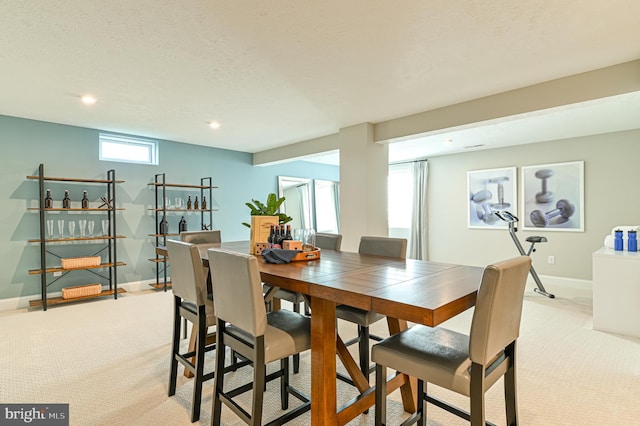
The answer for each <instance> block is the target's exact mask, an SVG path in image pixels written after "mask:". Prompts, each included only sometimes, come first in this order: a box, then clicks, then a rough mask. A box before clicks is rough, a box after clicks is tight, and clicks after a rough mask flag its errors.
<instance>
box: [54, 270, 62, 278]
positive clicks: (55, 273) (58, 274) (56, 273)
mask: <svg viewBox="0 0 640 426" xmlns="http://www.w3.org/2000/svg"><path fill="white" fill-rule="evenodd" d="M53 276H54V277H61V276H62V272H61V271H57V272H54V273H53Z"/></svg>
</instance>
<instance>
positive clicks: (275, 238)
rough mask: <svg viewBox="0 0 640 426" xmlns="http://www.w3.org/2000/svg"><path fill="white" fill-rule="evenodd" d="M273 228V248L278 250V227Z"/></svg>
mask: <svg viewBox="0 0 640 426" xmlns="http://www.w3.org/2000/svg"><path fill="white" fill-rule="evenodd" d="M273 227H274V229H275V233H274V234H273V248H280V243H281V242H282V237H281V236H280V227H279V226H277V225H274V226H273Z"/></svg>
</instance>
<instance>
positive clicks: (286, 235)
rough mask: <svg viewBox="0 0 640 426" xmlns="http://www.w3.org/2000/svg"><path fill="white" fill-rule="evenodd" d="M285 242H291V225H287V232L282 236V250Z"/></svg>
mask: <svg viewBox="0 0 640 426" xmlns="http://www.w3.org/2000/svg"><path fill="white" fill-rule="evenodd" d="M283 226H284V225H283ZM287 240H293V237H292V236H291V225H287V232H286V233H285V234H284V237H283V238H282V246H283V247H282V248H284V242H285V241H287Z"/></svg>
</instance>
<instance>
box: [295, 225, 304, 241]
mask: <svg viewBox="0 0 640 426" xmlns="http://www.w3.org/2000/svg"><path fill="white" fill-rule="evenodd" d="M293 239H294V240H296V241H301V242H302V243H303V244H304V229H300V228H296V229H294V230H293Z"/></svg>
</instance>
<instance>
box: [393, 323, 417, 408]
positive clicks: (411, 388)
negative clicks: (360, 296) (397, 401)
mask: <svg viewBox="0 0 640 426" xmlns="http://www.w3.org/2000/svg"><path fill="white" fill-rule="evenodd" d="M387 325H388V326H389V335H393V334H397V333H400V332H401V331H402V330H406V329H407V328H408V326H407V321H405V320H399V319H397V318H391V317H387ZM400 395H401V396H402V405H403V407H404V411H407V412H409V413H415V412H416V407H417V406H418V405H417V401H418V380H417V379H416V378H415V377H408V380H407V381H406V382H405V383H404V384H403V385H402V386H401V387H400Z"/></svg>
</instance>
